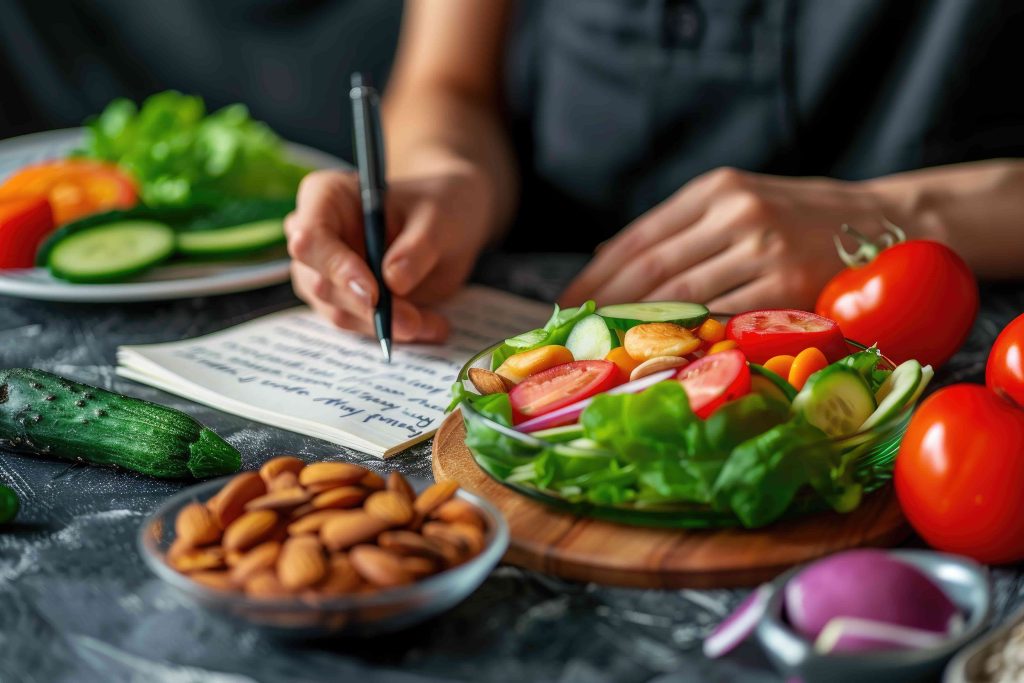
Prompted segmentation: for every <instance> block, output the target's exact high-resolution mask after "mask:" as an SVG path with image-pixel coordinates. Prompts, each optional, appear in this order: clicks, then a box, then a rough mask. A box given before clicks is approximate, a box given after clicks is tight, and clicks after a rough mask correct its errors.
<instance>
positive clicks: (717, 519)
mask: <svg viewBox="0 0 1024 683" xmlns="http://www.w3.org/2000/svg"><path fill="white" fill-rule="evenodd" d="M715 317H716V318H719V319H727V317H728V316H717V315H716V316H715ZM846 343H847V344H848V345H849V347H850V352H851V353H853V352H856V351H864V350H865V349H866V348H867V347H865V346H864V345H863V344H859V343H857V342H854V341H851V340H847V342H846ZM500 345H501V342H499V343H497V344H494V345H492V346H489V347H487V348H486V349H483V350H482V351H480V352H479V353H477V354H476V355H475V356H473V357H472V358H470V359H469V361H468V362H467V363H466V364H465V365H464V366H463V367H462V370H461V371H460V372H459V375H458V379H457V381H458V382H462V383H463V384H464V386H466V388H467V389H468V390H469V391H475V389H473V385H472V383H470V382H469V371H470V370H471V369H472V368H483V369H486V370H490V367H491V366H490V359H491V354H492V353H493V352H494V351H495V350H496V349H497V348H498V347H499V346H500ZM879 365H880V366H881V367H884V368H887V369H889V370H893V369H895V367H896V366H895V364H894V363H893V362H892V361H891V360H889V359H888V358H886V357H885V356H879ZM913 408H914V406H913V405H908V406H906V407H905V408H903V409H902V410H901V411H900V412H899V413H898V414H896V415H895V416H893V418H892V419H890V420H888V421H887V422H883V423H879V424H877V425H875V426H874V427H872V428H871V429H867V430H864V431H862V432H858V433H856V434H849V435H846V436H842V437H836V438H830V439H829V440H828V441H829V445H830V446H831V447H834V448H836V449H838V450H839V451H840V452H842V453H844V454H846V453H849V454H850V456H851V458H852V459H853V462H855V463H856V465H855V467H856V476H857V480H858V482H859V483H860V484H861V486H862V487H863V490H864V493H865V494H868V493H870V492H872V491H876V490H878V489H879V488H881V487H883V486H884V485H885V484H887V483H888V482H889V481H890V480H891V478H892V468H893V463H894V461H895V458H896V452H897V451H898V450H899V446H900V440H901V439H902V438H903V433H904V432H905V431H906V429H907V423H908V422H909V420H910V415H911V413H912V412H913ZM459 409H460V411H461V412H462V418H463V420H464V421H465V422H466V427H467V430H468V428H469V427H470V425H475V426H484V427H486V428H488V429H490V430H493V431H495V432H497V433H498V434H501V435H503V436H506V437H508V438H509V439H510V440H511V442H512V443H514V444H515V445H516V446H517V447H518V448H517V449H516V451H515V452H514V453H512V454H509V453H507V452H502V453H488V452H487V449H486V444H483V445H482V447H481V446H477V447H474V446H473V445H471V444H469V443H467V447H469V450H470V452H471V453H472V454H473V458H474V459H475V460H476V463H477V464H478V465H479V466H480V468H481V469H483V470H484V471H485V472H487V474H489V475H490V476H491V477H492V478H493V479H495V480H496V481H497V482H498V483H500V484H502V485H503V486H506V487H508V488H510V489H512V490H514V491H516V492H518V493H521V494H523V495H525V496H528V497H530V498H533V499H534V500H537V501H540V502H542V503H545V504H547V505H550V506H553V507H556V508H559V509H562V510H565V511H566V512H570V513H572V514H576V515H580V516H584V517H594V518H598V519H606V520H609V521H613V522H619V523H622V524H632V525H635V526H654V527H669V528H684V529H712V528H723V527H740V526H742V525H741V524H740V521H739V519H737V518H736V516H735V515H733V514H732V513H731V512H728V511H725V512H723V511H719V510H715V509H713V508H712V507H711V506H710V505H706V504H700V503H662V504H656V505H655V504H646V505H643V506H640V505H634V504H632V503H624V504H619V505H611V504H607V505H606V504H596V503H592V502H590V501H587V500H576V499H570V498H566V497H564V496H562V495H561V494H559V493H558V492H557V491H552V490H548V489H540V488H536V487H533V486H530V485H527V484H523V483H522V482H516V481H507V480H505V478H504V477H503V476H502V475H501V472H502V471H507V470H509V469H511V468H513V467H515V466H517V465H523V464H526V463H528V462H530V461H531V460H532V459H534V458H536V457H538V456H539V455H541V454H542V453H544V452H545V451H546V450H548V449H552V448H555V447H556V446H557V445H558V444H556V443H554V442H551V441H546V440H544V439H541V438H538V437H536V436H533V435H531V434H526V433H524V432H520V431H517V430H515V429H513V428H511V427H506V426H505V425H502V424H499V423H497V422H495V421H493V420H491V419H490V418H488V417H486V416H484V415H482V414H481V413H479V412H477V411H476V410H474V409H473V407H472V406H471V405H469V403H468V402H463V403H462V404H461V405H460V406H459ZM582 450H585V449H582ZM854 451H856V452H854ZM824 509H826V506H825V505H824V503H823V502H822V501H821V500H820V499H819V498H818V497H816V496H798V497H797V498H796V499H795V500H794V501H793V503H792V505H790V507H789V509H788V510H787V512H786V514H785V515H784V516H783V519H785V518H791V517H794V516H799V515H803V514H807V513H809V512H816V511H821V510H824Z"/></svg>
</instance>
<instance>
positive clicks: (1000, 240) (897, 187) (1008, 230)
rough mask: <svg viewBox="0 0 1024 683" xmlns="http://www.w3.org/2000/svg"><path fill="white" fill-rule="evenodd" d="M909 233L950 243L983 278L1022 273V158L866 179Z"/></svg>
mask: <svg viewBox="0 0 1024 683" xmlns="http://www.w3.org/2000/svg"><path fill="white" fill-rule="evenodd" d="M864 186H865V187H866V188H868V189H870V190H871V191H872V192H873V193H874V194H876V195H877V196H878V197H879V199H880V201H881V203H882V206H883V207H884V208H883V210H884V212H885V214H886V217H887V218H889V219H890V220H892V221H893V222H894V223H897V224H898V225H901V226H902V227H904V228H905V229H906V230H907V232H908V233H909V234H910V235H911V236H912V237H924V238H928V239H935V240H938V241H940V242H943V243H945V244H947V245H949V246H950V247H952V248H953V249H954V250H955V251H956V252H957V253H958V254H960V255H961V256H962V257H963V259H964V260H965V261H966V262H967V264H968V265H969V266H970V267H971V269H972V270H973V271H974V272H975V273H976V274H977V275H978V277H982V278H993V279H996V278H1020V277H1024V239H1022V238H1024V229H1022V228H1024V161H1021V160H1016V159H994V160H990V161H982V162H973V163H966V164H956V165H951V166H941V167H936V168H930V169H924V170H920V171H911V172H908V173H901V174H897V175H892V176H886V177H884V178H878V179H875V180H870V181H866V182H865V183H864Z"/></svg>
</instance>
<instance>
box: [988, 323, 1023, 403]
mask: <svg viewBox="0 0 1024 683" xmlns="http://www.w3.org/2000/svg"><path fill="white" fill-rule="evenodd" d="M985 384H987V385H988V386H989V388H990V389H992V390H993V391H995V392H996V393H997V394H1001V395H1003V396H1005V397H1007V398H1010V399H1012V400H1013V401H1014V402H1016V404H1017V405H1018V406H1024V315H1020V316H1017V317H1016V318H1014V320H1013V321H1012V322H1010V324H1009V325H1007V326H1006V327H1004V328H1003V331H1002V332H1000V333H999V336H998V337H996V341H995V343H994V344H992V350H991V351H989V354H988V365H986V366H985Z"/></svg>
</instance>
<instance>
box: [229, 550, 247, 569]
mask: <svg viewBox="0 0 1024 683" xmlns="http://www.w3.org/2000/svg"><path fill="white" fill-rule="evenodd" d="M243 557H245V553H243V552H242V551H241V550H232V551H231V552H228V553H225V554H224V564H226V565H227V566H229V567H234V566H235V565H236V564H238V563H239V562H241V561H242V558H243Z"/></svg>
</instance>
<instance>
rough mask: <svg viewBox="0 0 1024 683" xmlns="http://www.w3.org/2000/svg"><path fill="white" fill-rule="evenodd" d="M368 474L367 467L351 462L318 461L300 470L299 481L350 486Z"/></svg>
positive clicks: (310, 484) (311, 483) (307, 484)
mask: <svg viewBox="0 0 1024 683" xmlns="http://www.w3.org/2000/svg"><path fill="white" fill-rule="evenodd" d="M365 476H366V468H365V467H361V466H359V465H356V464H354V463H350V462H316V463H313V464H312V465H307V466H306V467H305V468H303V470H302V471H301V472H299V483H300V484H302V485H303V486H314V485H322V484H332V485H334V486H348V485H350V484H356V483H358V482H359V481H360V480H361V479H362V478H363V477H365Z"/></svg>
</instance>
